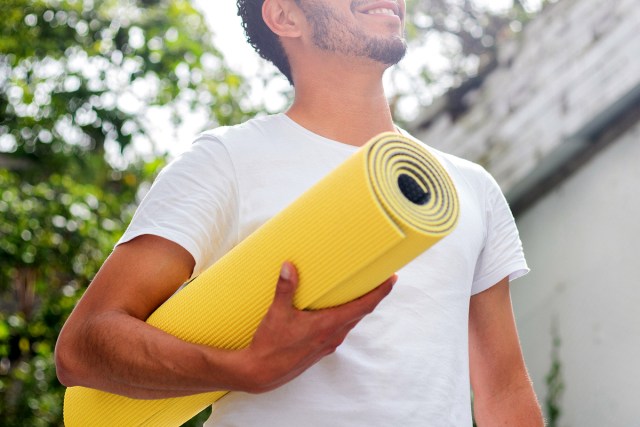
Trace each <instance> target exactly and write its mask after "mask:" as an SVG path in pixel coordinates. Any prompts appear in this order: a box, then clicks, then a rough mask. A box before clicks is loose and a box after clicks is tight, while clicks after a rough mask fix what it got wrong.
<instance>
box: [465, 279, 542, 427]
mask: <svg viewBox="0 0 640 427" xmlns="http://www.w3.org/2000/svg"><path fill="white" fill-rule="evenodd" d="M469 361H470V371H471V386H472V388H473V393H474V415H475V418H476V421H477V423H478V425H479V426H522V427H527V426H531V427H533V426H535V427H540V426H543V425H544V421H543V419H542V414H541V411H540V406H539V404H538V401H537V399H536V396H535V392H534V391H533V387H532V384H531V380H530V379H529V375H528V373H527V370H526V367H525V363H524V358H523V356H522V351H521V349H520V343H519V341H518V333H517V330H516V325H515V320H514V317H513V310H512V307H511V296H510V294H509V279H508V278H504V279H503V280H501V281H500V282H498V283H497V284H496V285H494V286H493V287H491V288H489V289H487V290H486V291H484V292H480V293H479V294H476V295H474V296H472V297H471V303H470V307H469Z"/></svg>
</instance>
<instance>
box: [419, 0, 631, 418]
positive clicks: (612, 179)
mask: <svg viewBox="0 0 640 427" xmlns="http://www.w3.org/2000/svg"><path fill="white" fill-rule="evenodd" d="M499 52H500V54H499V61H498V65H497V68H496V69H494V70H493V71H492V72H490V73H489V74H488V75H486V76H484V77H482V78H479V80H481V81H480V82H479V84H473V85H468V86H469V87H472V89H463V90H462V91H461V90H460V89H458V90H457V92H456V91H454V92H452V93H450V94H448V95H447V96H445V97H443V99H441V100H439V101H438V102H436V103H434V105H433V106H432V107H431V108H429V109H428V110H426V111H424V112H423V114H422V116H421V117H420V119H419V120H418V121H416V122H415V123H414V126H413V127H412V128H411V131H412V132H413V133H414V134H415V135H416V136H418V137H420V138H421V139H422V140H423V141H425V142H427V143H428V144H430V145H432V146H435V147H437V148H439V149H441V150H443V151H447V152H451V153H453V154H457V155H459V156H461V157H464V158H468V159H470V160H473V161H476V162H478V163H481V164H482V165H484V166H485V167H486V168H487V169H488V170H489V171H490V172H491V173H492V174H493V175H494V176H495V177H496V179H497V180H498V182H499V183H500V185H501V187H502V188H503V191H504V192H505V194H506V195H507V198H508V199H509V201H510V203H511V204H512V207H513V208H514V211H515V212H516V219H517V222H518V226H519V229H520V233H521V238H522V240H523V243H524V246H525V253H526V255H527V259H528V261H529V263H530V266H531V268H532V272H531V273H530V274H529V275H528V276H526V277H525V278H523V279H520V280H518V281H517V282H515V283H514V284H513V286H512V295H513V302H514V310H515V313H516V319H517V322H518V327H519V331H520V338H521V341H522V345H523V350H524V353H525V358H526V360H527V364H528V367H529V370H530V373H531V375H532V378H533V381H534V386H535V388H536V391H537V393H538V396H539V398H540V400H541V401H542V402H543V403H544V401H545V399H546V398H547V396H548V387H547V385H546V376H547V375H548V373H549V372H550V370H551V364H552V356H551V354H552V342H553V337H554V336H555V335H557V337H558V338H559V346H558V347H557V351H558V360H559V366H560V374H559V376H558V378H557V379H558V380H560V381H561V382H562V383H563V384H564V393H563V394H562V395H561V396H560V398H559V399H558V401H557V403H558V404H559V407H560V409H561V418H560V422H559V424H558V425H560V426H563V427H564V426H575V427H591V426H593V427H601V426H608V427H618V426H619V427H640V412H639V411H638V410H637V409H636V407H637V397H638V396H639V395H640V391H639V389H638V385H637V384H638V380H639V379H640V362H639V361H640V308H639V305H640V279H638V273H637V270H636V266H637V265H636V264H638V265H640V190H638V188H639V187H640V4H639V3H638V1H637V0H559V1H558V2H557V3H555V4H552V5H550V6H549V7H547V8H546V9H545V10H544V11H543V13H542V14H541V15H540V16H539V17H538V18H536V19H535V20H534V21H533V22H531V23H530V24H529V25H527V26H526V27H525V30H524V31H523V32H522V33H521V34H519V35H518V37H517V38H516V39H514V40H511V41H509V42H507V43H506V44H504V45H503V46H500V51H499ZM476 83H478V82H476ZM452 94H455V99H456V104H455V105H452V101H451V99H452ZM460 102H461V103H462V107H463V108H462V113H461V110H460Z"/></svg>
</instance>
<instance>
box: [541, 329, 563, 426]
mask: <svg viewBox="0 0 640 427" xmlns="http://www.w3.org/2000/svg"><path fill="white" fill-rule="evenodd" d="M551 338H552V340H553V341H552V347H551V367H550V368H549V372H548V373H547V376H546V377H545V381H546V384H547V395H546V396H545V399H544V408H545V413H546V415H547V426H548V427H558V425H559V420H560V416H561V415H562V409H561V403H560V401H561V400H562V394H563V393H564V380H563V378H562V363H561V361H560V335H559V333H558V327H557V325H556V324H555V323H554V325H553V326H552V330H551Z"/></svg>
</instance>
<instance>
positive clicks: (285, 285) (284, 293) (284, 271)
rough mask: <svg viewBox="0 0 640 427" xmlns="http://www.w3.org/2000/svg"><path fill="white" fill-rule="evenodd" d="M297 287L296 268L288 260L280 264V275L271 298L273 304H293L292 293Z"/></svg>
mask: <svg viewBox="0 0 640 427" xmlns="http://www.w3.org/2000/svg"><path fill="white" fill-rule="evenodd" d="M297 287H298V274H297V271H296V268H295V267H294V266H293V264H291V263H290V262H285V263H283V264H282V268H281V269H280V277H279V278H278V283H277V284H276V294H275V296H274V298H273V303H274V304H283V305H286V306H289V307H290V306H292V305H293V295H294V293H295V291H296V288H297Z"/></svg>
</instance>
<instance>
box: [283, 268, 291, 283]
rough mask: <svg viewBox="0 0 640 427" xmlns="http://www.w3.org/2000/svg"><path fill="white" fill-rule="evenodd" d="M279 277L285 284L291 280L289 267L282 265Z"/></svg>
mask: <svg viewBox="0 0 640 427" xmlns="http://www.w3.org/2000/svg"><path fill="white" fill-rule="evenodd" d="M280 277H281V278H282V279H283V280H286V281H287V282H288V281H290V280H291V270H289V266H288V265H287V264H282V268H281V269H280Z"/></svg>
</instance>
